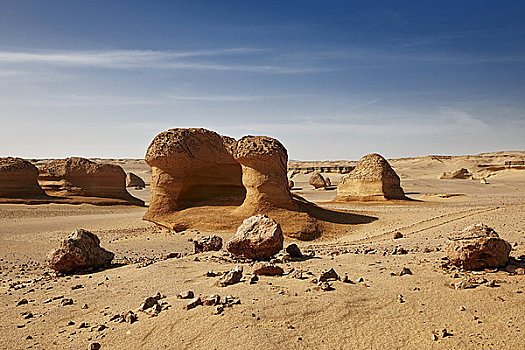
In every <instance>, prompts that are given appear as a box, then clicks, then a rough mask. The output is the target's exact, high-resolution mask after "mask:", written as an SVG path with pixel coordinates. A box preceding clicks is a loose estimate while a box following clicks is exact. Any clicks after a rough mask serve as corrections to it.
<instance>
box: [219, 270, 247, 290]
mask: <svg viewBox="0 0 525 350" xmlns="http://www.w3.org/2000/svg"><path fill="white" fill-rule="evenodd" d="M242 270H243V269H242V266H235V267H234V268H233V269H231V270H230V271H228V272H227V273H226V274H225V275H224V276H223V277H222V278H221V279H220V280H219V284H220V285H221V286H223V287H225V286H229V285H231V284H235V283H238V282H239V281H240V280H241V278H242Z"/></svg>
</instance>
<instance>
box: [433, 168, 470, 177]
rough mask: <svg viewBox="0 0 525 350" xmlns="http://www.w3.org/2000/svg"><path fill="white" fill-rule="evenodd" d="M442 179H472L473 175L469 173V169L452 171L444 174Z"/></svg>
mask: <svg viewBox="0 0 525 350" xmlns="http://www.w3.org/2000/svg"><path fill="white" fill-rule="evenodd" d="M439 178H440V179H461V180H465V179H472V174H471V173H470V172H469V171H468V169H465V168H461V169H458V170H454V171H450V172H444V173H443V174H441V175H440V176H439Z"/></svg>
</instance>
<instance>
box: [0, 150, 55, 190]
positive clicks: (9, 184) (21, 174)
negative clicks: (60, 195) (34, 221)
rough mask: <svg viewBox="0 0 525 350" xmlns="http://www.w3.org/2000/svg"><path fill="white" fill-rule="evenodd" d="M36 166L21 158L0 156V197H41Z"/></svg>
mask: <svg viewBox="0 0 525 350" xmlns="http://www.w3.org/2000/svg"><path fill="white" fill-rule="evenodd" d="M37 179H38V168H37V167H36V166H34V165H33V164H31V163H30V162H29V161H27V160H24V159H21V158H13V157H7V158H0V198H41V197H44V196H45V193H44V191H43V190H42V188H41V187H40V185H39V184H38V181H37Z"/></svg>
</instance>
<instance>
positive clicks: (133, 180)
mask: <svg viewBox="0 0 525 350" xmlns="http://www.w3.org/2000/svg"><path fill="white" fill-rule="evenodd" d="M126 187H135V188H139V189H143V188H144V187H146V183H145V182H144V180H142V179H141V178H140V177H139V176H138V175H135V174H133V173H127V174H126Z"/></svg>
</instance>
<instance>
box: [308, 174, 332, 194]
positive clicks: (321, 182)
mask: <svg viewBox="0 0 525 350" xmlns="http://www.w3.org/2000/svg"><path fill="white" fill-rule="evenodd" d="M308 183H309V184H310V185H312V186H314V188H315V189H316V190H317V189H323V188H326V187H327V186H329V184H328V182H327V181H326V179H325V178H324V177H323V175H321V174H320V173H318V172H314V173H313V174H312V176H310V179H308Z"/></svg>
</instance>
